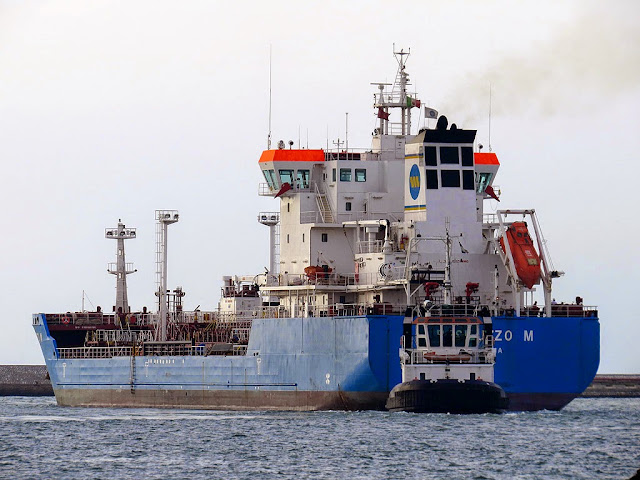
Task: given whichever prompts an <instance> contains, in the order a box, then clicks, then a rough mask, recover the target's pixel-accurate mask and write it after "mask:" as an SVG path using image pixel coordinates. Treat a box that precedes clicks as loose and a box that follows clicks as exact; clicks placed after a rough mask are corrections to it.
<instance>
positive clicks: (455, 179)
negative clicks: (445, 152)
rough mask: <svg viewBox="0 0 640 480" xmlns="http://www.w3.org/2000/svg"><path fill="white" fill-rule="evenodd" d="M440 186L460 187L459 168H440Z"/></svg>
mask: <svg viewBox="0 0 640 480" xmlns="http://www.w3.org/2000/svg"><path fill="white" fill-rule="evenodd" d="M440 181H441V182H442V187H443V188H444V187H460V170H440Z"/></svg>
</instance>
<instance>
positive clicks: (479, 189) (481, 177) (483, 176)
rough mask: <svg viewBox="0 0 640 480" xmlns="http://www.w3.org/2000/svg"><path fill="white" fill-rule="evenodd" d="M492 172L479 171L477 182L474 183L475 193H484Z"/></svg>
mask: <svg viewBox="0 0 640 480" xmlns="http://www.w3.org/2000/svg"><path fill="white" fill-rule="evenodd" d="M492 176H493V173H479V174H478V183H477V184H476V193H484V191H485V190H486V189H487V187H488V186H489V184H490V183H491V177H492Z"/></svg>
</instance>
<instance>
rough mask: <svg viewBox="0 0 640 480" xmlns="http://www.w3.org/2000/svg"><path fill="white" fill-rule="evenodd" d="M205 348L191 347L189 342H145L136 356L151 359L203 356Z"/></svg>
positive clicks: (200, 346) (202, 345) (200, 345)
mask: <svg viewBox="0 0 640 480" xmlns="http://www.w3.org/2000/svg"><path fill="white" fill-rule="evenodd" d="M205 352H206V346H205V345H204V344H199V345H191V342H181V341H177V342H147V343H144V344H143V345H142V348H140V347H139V348H138V349H137V351H136V354H137V355H145V356H152V357H166V356H177V357H185V356H204V355H205Z"/></svg>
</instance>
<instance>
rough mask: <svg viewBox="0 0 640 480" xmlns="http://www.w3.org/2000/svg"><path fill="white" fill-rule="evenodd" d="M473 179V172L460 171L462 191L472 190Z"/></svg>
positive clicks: (473, 186)
mask: <svg viewBox="0 0 640 480" xmlns="http://www.w3.org/2000/svg"><path fill="white" fill-rule="evenodd" d="M473 177H474V175H473V170H463V171H462V188H463V189H464V190H474V188H475V185H474V184H473Z"/></svg>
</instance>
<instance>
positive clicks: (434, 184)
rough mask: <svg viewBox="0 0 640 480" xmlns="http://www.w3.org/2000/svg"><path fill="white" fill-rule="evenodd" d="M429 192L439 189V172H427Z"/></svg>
mask: <svg viewBox="0 0 640 480" xmlns="http://www.w3.org/2000/svg"><path fill="white" fill-rule="evenodd" d="M426 173H427V175H426V177H427V190H437V189H438V171H437V170H427V171H426Z"/></svg>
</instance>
